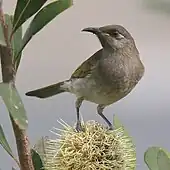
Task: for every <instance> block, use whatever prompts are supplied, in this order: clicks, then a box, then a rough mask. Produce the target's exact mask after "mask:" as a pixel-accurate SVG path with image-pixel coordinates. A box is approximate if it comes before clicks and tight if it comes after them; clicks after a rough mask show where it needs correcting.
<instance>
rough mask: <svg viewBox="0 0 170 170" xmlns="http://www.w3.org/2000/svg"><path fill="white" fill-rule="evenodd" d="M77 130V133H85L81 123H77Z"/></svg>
mask: <svg viewBox="0 0 170 170" xmlns="http://www.w3.org/2000/svg"><path fill="white" fill-rule="evenodd" d="M75 129H76V131H77V132H84V130H83V128H82V125H81V122H77V124H76V128H75Z"/></svg>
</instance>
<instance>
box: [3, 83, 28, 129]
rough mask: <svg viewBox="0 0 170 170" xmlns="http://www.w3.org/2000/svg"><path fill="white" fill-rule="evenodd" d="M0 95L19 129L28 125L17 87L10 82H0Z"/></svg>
mask: <svg viewBox="0 0 170 170" xmlns="http://www.w3.org/2000/svg"><path fill="white" fill-rule="evenodd" d="M0 96H2V99H3V101H4V103H5V105H6V107H7V109H8V111H9V113H10V114H11V116H12V117H13V119H14V121H15V123H16V124H17V125H18V126H19V127H20V128H21V129H26V128H27V126H28V119H27V116H26V111H25V108H24V105H23V103H22V100H21V98H20V96H19V93H18V91H17V89H16V88H15V87H14V86H13V85H12V84H8V83H0Z"/></svg>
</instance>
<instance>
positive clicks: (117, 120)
mask: <svg viewBox="0 0 170 170" xmlns="http://www.w3.org/2000/svg"><path fill="white" fill-rule="evenodd" d="M113 126H114V127H115V128H117V129H118V128H120V127H122V128H123V129H124V134H125V135H126V136H129V135H128V132H127V130H126V129H125V128H124V126H123V124H122V123H121V122H120V120H119V119H118V117H117V116H116V115H114V116H113Z"/></svg>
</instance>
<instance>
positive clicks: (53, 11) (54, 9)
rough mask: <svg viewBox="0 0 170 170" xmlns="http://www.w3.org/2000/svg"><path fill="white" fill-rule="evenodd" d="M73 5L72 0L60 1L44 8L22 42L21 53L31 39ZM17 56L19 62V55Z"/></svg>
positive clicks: (31, 24) (35, 18) (33, 21)
mask: <svg viewBox="0 0 170 170" xmlns="http://www.w3.org/2000/svg"><path fill="white" fill-rule="evenodd" d="M71 5H72V0H58V1H55V2H52V3H50V4H48V5H46V6H45V7H44V8H42V9H41V10H40V11H39V12H38V13H37V14H36V16H35V17H34V19H33V20H32V22H31V23H30V25H29V27H28V29H27V30H26V33H25V35H24V38H23V41H22V47H21V48H20V52H21V51H22V50H23V49H24V47H25V46H26V45H27V43H28V42H29V41H30V40H31V38H32V37H33V36H34V35H35V34H36V33H37V32H39V31H40V30H41V29H42V28H43V27H44V26H46V25H47V24H48V23H49V22H50V21H51V20H52V19H54V18H55V17H56V16H57V15H58V14H60V13H61V12H63V11H64V10H65V9H67V8H69V7H70V6H71ZM20 52H19V53H18V55H17V56H16V58H17V60H18V58H19V54H20Z"/></svg>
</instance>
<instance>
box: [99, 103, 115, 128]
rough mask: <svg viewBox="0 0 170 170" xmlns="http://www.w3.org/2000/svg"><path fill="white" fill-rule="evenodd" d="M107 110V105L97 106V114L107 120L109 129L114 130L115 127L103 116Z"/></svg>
mask: <svg viewBox="0 0 170 170" xmlns="http://www.w3.org/2000/svg"><path fill="white" fill-rule="evenodd" d="M104 108H105V105H101V104H99V105H98V106H97V113H98V114H99V115H100V116H101V117H102V118H103V119H104V120H105V122H106V123H107V124H108V126H109V129H110V130H113V125H112V124H111V123H110V121H109V120H108V119H107V118H106V117H105V116H104V115H103V110H104Z"/></svg>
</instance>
